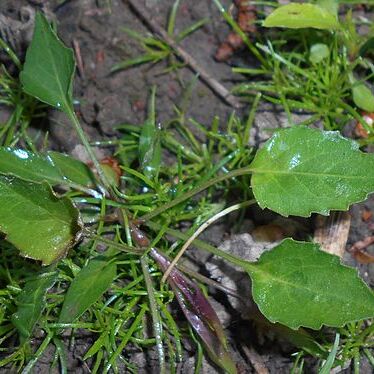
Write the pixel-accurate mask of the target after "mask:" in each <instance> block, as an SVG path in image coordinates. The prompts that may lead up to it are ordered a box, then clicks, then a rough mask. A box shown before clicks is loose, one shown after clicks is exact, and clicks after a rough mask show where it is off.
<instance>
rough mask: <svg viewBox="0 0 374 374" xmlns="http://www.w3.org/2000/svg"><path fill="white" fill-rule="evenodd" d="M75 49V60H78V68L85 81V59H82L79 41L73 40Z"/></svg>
mask: <svg viewBox="0 0 374 374" xmlns="http://www.w3.org/2000/svg"><path fill="white" fill-rule="evenodd" d="M73 49H74V53H75V58H76V60H77V68H78V72H79V75H80V76H81V78H82V79H84V64H83V59H82V54H81V47H80V45H79V42H78V40H77V39H73Z"/></svg>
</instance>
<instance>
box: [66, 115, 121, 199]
mask: <svg viewBox="0 0 374 374" xmlns="http://www.w3.org/2000/svg"><path fill="white" fill-rule="evenodd" d="M66 114H67V115H68V117H69V119H70V120H71V122H72V123H73V125H74V128H75V131H76V132H77V134H78V136H79V139H80V141H81V142H82V144H83V146H84V147H85V149H86V151H87V153H88V156H89V157H90V159H91V161H92V163H93V164H94V167H95V169H96V171H97V174H98V177H99V180H100V182H101V183H102V185H103V187H104V189H105V191H107V192H109V193H110V194H111V195H112V197H115V196H116V195H115V193H114V191H113V188H112V186H111V184H110V182H109V181H108V178H107V177H106V175H105V173H104V171H103V169H102V167H101V165H100V163H99V161H98V160H97V158H96V155H95V153H94V151H93V150H92V148H91V145H90V143H89V142H88V140H87V138H86V135H85V133H84V131H83V129H82V127H81V125H80V123H79V120H78V117H77V115H76V114H75V112H74V110H73V109H72V108H69V110H67V111H66Z"/></svg>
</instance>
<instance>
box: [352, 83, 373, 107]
mask: <svg viewBox="0 0 374 374" xmlns="http://www.w3.org/2000/svg"><path fill="white" fill-rule="evenodd" d="M352 97H353V102H354V103H355V104H356V105H357V106H358V107H359V108H360V109H363V110H365V111H367V112H369V113H371V112H374V95H373V93H372V92H371V90H370V88H369V87H366V85H365V84H364V83H359V84H356V85H354V86H353V87H352Z"/></svg>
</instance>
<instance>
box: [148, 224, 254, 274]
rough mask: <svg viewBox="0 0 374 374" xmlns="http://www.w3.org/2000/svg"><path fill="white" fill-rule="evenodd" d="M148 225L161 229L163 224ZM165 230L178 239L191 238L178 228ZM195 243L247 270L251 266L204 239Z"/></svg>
mask: <svg viewBox="0 0 374 374" xmlns="http://www.w3.org/2000/svg"><path fill="white" fill-rule="evenodd" d="M146 226H148V227H150V228H151V229H153V230H159V229H160V228H161V227H162V226H161V225H159V224H158V223H155V222H147V223H146ZM165 232H166V234H169V235H171V236H173V237H174V238H177V239H182V240H188V238H189V236H188V235H187V234H184V233H182V232H180V231H178V230H174V229H166V230H165ZM193 244H194V246H196V247H197V248H199V249H202V250H203V251H206V252H209V253H212V254H214V255H216V256H219V257H221V258H224V259H225V260H227V261H229V262H231V263H232V264H234V265H237V266H240V267H241V268H244V269H245V270H247V269H248V268H249V267H250V266H251V263H250V262H248V261H245V260H243V259H242V258H240V257H237V256H234V255H232V254H230V253H227V252H225V251H222V250H221V249H219V248H216V247H214V246H212V245H210V244H208V243H206V242H203V241H202V240H199V239H195V240H194V241H193ZM253 266H255V265H253Z"/></svg>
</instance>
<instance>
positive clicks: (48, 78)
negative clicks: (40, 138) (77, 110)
mask: <svg viewBox="0 0 374 374" xmlns="http://www.w3.org/2000/svg"><path fill="white" fill-rule="evenodd" d="M74 70H75V63H74V55H73V51H72V50H71V49H70V48H66V47H65V46H64V44H63V43H62V42H61V41H60V40H59V39H58V37H57V35H56V33H55V32H54V31H53V30H52V28H51V26H50V25H49V23H48V21H47V19H46V18H45V17H44V16H43V15H42V14H41V13H37V14H36V17H35V29H34V36H33V39H32V41H31V45H30V46H29V48H28V49H27V53H26V61H25V64H24V67H23V71H22V72H21V75H20V79H21V83H22V85H23V89H24V91H25V92H27V93H28V94H30V95H32V96H35V97H36V98H38V99H39V100H41V101H43V102H45V103H47V104H49V105H52V106H54V107H55V108H57V109H61V110H62V111H64V112H69V111H71V108H72V81H73V76H74Z"/></svg>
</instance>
